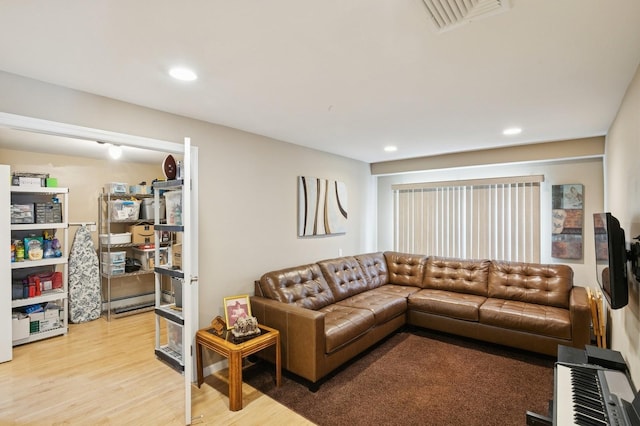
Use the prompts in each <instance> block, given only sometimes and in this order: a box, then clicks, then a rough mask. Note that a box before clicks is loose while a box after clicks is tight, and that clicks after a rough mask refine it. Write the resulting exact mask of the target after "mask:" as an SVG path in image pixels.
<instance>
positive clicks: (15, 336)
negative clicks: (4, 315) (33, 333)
mask: <svg viewBox="0 0 640 426" xmlns="http://www.w3.org/2000/svg"><path fill="white" fill-rule="evenodd" d="M11 331H12V339H11V340H13V341H14V342H15V341H16V340H22V339H26V338H27V337H29V317H24V318H12V320H11Z"/></svg>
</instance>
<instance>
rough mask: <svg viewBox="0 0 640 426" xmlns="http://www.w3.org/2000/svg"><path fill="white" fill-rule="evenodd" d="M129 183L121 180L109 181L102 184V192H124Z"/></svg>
mask: <svg viewBox="0 0 640 426" xmlns="http://www.w3.org/2000/svg"><path fill="white" fill-rule="evenodd" d="M128 189H129V185H128V184H126V183H123V182H109V183H105V184H104V192H107V193H109V194H126V193H127V190H128Z"/></svg>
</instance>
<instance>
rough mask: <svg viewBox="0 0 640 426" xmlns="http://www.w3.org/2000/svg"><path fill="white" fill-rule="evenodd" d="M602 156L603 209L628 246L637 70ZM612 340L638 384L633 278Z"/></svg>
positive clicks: (639, 185) (635, 209) (639, 339)
mask: <svg viewBox="0 0 640 426" xmlns="http://www.w3.org/2000/svg"><path fill="white" fill-rule="evenodd" d="M605 152H606V156H605V185H606V186H605V188H606V190H605V206H606V209H607V211H610V212H611V213H612V214H613V215H614V216H615V217H616V218H618V220H620V225H621V226H622V228H623V229H624V230H625V233H626V239H627V241H628V242H629V241H631V239H632V238H633V237H636V236H638V235H640V166H639V164H640V68H639V69H638V71H637V72H636V75H635V78H634V79H633V81H632V82H631V84H630V85H629V88H628V89H627V93H626V95H625V97H624V100H623V101H622V104H621V106H620V110H619V111H618V115H617V116H616V119H615V121H614V123H613V124H612V126H611V128H610V129H609V133H608V136H607V140H606V145H605ZM611 338H612V347H613V349H616V350H619V351H621V352H622V354H623V355H624V358H625V359H626V360H627V363H628V364H629V365H630V367H631V374H632V377H633V380H634V382H635V383H636V384H638V383H640V291H639V290H638V283H637V282H636V281H635V280H634V279H633V278H630V288H629V304H628V305H627V306H626V307H625V308H622V309H618V310H615V311H612V312H611Z"/></svg>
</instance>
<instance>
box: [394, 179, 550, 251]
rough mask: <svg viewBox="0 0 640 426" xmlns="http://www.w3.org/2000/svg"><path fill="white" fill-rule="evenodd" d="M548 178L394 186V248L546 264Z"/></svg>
mask: <svg viewBox="0 0 640 426" xmlns="http://www.w3.org/2000/svg"><path fill="white" fill-rule="evenodd" d="M543 180H544V177H543V176H522V177H509V178H499V179H482V180H473V181H454V182H438V183H418V184H401V185H393V186H392V190H393V192H394V196H393V198H394V249H395V250H397V251H400V252H405V253H418V254H426V255H430V256H431V255H433V256H445V257H460V258H466V259H497V260H508V261H520V262H539V261H540V182H542V181H543Z"/></svg>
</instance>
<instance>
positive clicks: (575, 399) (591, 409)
mask: <svg viewBox="0 0 640 426" xmlns="http://www.w3.org/2000/svg"><path fill="white" fill-rule="evenodd" d="M554 382H555V383H554V385H555V387H554V400H553V424H554V425H558V426H565V425H578V426H606V425H622V426H627V425H633V426H636V425H640V417H639V416H638V412H637V411H638V410H639V409H640V396H636V395H635V391H634V390H633V388H632V385H631V383H630V380H629V378H628V377H627V375H626V374H625V373H624V372H622V371H619V370H612V369H607V368H603V367H600V366H596V365H590V364H571V363H562V362H558V363H556V368H555V376H554ZM632 401H633V403H632Z"/></svg>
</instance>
